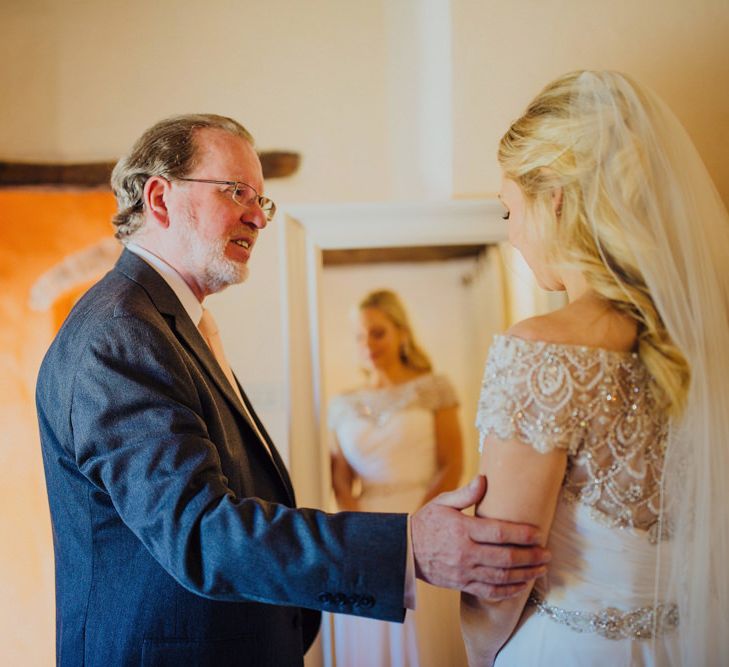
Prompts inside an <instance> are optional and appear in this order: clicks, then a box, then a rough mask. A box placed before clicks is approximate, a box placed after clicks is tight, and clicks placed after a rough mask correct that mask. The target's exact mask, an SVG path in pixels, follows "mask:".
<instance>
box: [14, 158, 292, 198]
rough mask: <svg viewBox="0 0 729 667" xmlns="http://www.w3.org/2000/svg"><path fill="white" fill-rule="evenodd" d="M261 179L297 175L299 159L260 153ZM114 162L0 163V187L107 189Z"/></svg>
mask: <svg viewBox="0 0 729 667" xmlns="http://www.w3.org/2000/svg"><path fill="white" fill-rule="evenodd" d="M258 155H259V157H260V158H261V166H262V167H263V176H264V178H284V177H286V176H291V175H292V174H294V173H296V171H297V170H298V168H299V164H300V162H301V156H300V155H299V154H298V153H293V152H291V151H263V152H261V153H259V154H258ZM115 164H116V163H115V162H87V163H81V164H39V163H32V162H3V161H0V188H18V187H65V188H82V189H85V188H108V187H109V177H110V176H111V170H112V169H113V168H114V165H115Z"/></svg>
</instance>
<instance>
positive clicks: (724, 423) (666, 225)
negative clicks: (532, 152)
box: [573, 72, 729, 665]
mask: <svg viewBox="0 0 729 667" xmlns="http://www.w3.org/2000/svg"><path fill="white" fill-rule="evenodd" d="M573 108H574V109H575V115H574V117H575V123H577V124H579V123H581V122H584V119H585V118H588V117H589V118H590V123H589V125H590V132H589V133H587V134H589V136H587V134H585V133H581V132H579V131H578V132H576V133H575V135H576V136H577V137H579V139H578V140H577V141H578V142H579V143H583V142H584V150H585V151H590V152H591V153H592V155H591V161H592V162H595V161H596V162H597V164H598V165H599V166H598V170H597V173H592V174H590V176H589V178H586V179H585V182H584V183H583V194H584V197H585V201H586V202H587V213H588V216H590V218H591V220H593V221H594V220H597V219H599V217H600V214H601V212H600V210H599V206H598V198H597V197H596V196H592V193H593V192H594V193H596V192H597V191H598V188H601V187H602V188H606V190H607V192H608V193H609V194H610V195H611V196H610V197H609V201H610V202H611V204H612V205H613V206H614V212H615V213H617V214H618V216H619V219H620V220H621V223H622V224H621V227H622V229H623V231H624V233H625V234H626V235H627V239H628V240H629V243H630V248H631V250H632V252H633V253H634V255H635V260H636V263H637V266H639V267H640V269H641V271H642V273H643V276H644V279H645V282H646V284H647V286H648V289H649V290H650V293H651V295H652V297H653V301H654V303H655V304H656V307H657V309H658V311H659V314H660V316H661V318H662V320H663V323H664V325H665V327H666V329H667V331H668V334H669V335H670V337H671V339H672V340H673V342H674V343H675V345H676V346H677V347H678V348H679V350H680V351H681V353H682V354H683V356H684V357H685V359H686V360H687V361H688V364H689V366H690V385H689V390H688V397H687V400H686V404H685V408H684V410H683V412H682V414H681V415H680V416H679V417H676V418H674V419H673V420H672V424H671V428H670V431H669V437H668V441H667V451H666V462H665V468H664V477H663V484H662V496H663V499H664V500H663V502H664V510H665V512H664V515H665V516H666V517H667V521H666V525H664V531H663V532H665V533H668V534H669V536H668V538H667V539H666V540H665V541H661V542H660V543H659V549H660V551H659V557H660V558H663V559H669V560H670V563H671V568H670V571H671V576H670V581H669V582H663V583H662V584H661V591H660V593H658V592H657V594H656V603H658V602H661V599H659V596H660V597H661V598H664V599H669V600H675V601H677V603H678V607H679V633H680V635H679V639H680V646H681V658H682V663H683V664H684V665H729V633H727V631H726V624H727V619H728V618H729V513H728V512H727V505H726V503H727V500H726V498H727V492H728V490H729V215H728V214H727V210H726V207H725V206H724V204H723V202H722V201H721V199H720V197H719V194H718V192H717V191H716V188H715V187H714V184H713V182H712V180H711V178H710V176H709V174H708V172H707V170H706V168H705V166H704V164H703V162H702V160H701V158H700V157H699V155H698V153H697V151H696V149H695V147H694V145H693V143H692V142H691V140H690V138H689V136H688V134H687V133H686V131H685V130H684V128H683V127H682V126H681V124H680V123H679V121H678V120H677V119H676V117H675V116H674V115H673V113H672V112H671V111H670V110H669V109H668V107H667V106H666V105H665V104H664V103H663V102H662V101H661V100H660V99H658V98H657V97H656V96H655V95H654V94H652V93H651V92H650V91H647V90H645V89H644V88H642V87H641V86H639V85H638V84H636V83H635V82H633V81H631V80H630V79H629V78H628V77H626V76H624V75H622V74H618V73H616V72H583V73H582V74H581V75H580V76H579V82H578V94H577V98H576V99H575V100H574V105H573ZM595 151H598V153H599V155H598V156H597V160H595V157H596V156H595ZM574 153H575V159H577V160H579V159H580V157H579V156H580V153H581V147H580V145H578V144H576V145H575V146H574ZM611 161H612V164H611V165H610V166H611V168H602V167H604V166H605V165H608V163H609V162H611ZM615 161H619V164H617V163H616V162H615ZM616 166H617V167H618V168H614V167H616ZM626 174H629V175H630V177H629V178H626ZM603 201H604V200H603ZM596 237H597V235H596ZM604 259H605V260H606V264H607V265H608V266H610V261H609V258H605V257H604ZM623 278H624V277H623ZM657 590H658V588H657Z"/></svg>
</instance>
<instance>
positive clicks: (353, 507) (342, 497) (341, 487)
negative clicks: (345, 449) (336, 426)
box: [329, 433, 359, 511]
mask: <svg viewBox="0 0 729 667" xmlns="http://www.w3.org/2000/svg"><path fill="white" fill-rule="evenodd" d="M329 447H330V457H331V459H330V462H331V472H332V488H333V489H334V496H335V497H336V499H337V505H338V507H339V509H340V510H347V511H357V510H358V509H359V500H358V499H357V498H356V497H355V495H354V493H353V487H354V482H355V480H356V479H357V475H355V473H354V470H352V467H351V466H350V465H349V463H348V461H347V459H346V458H345V457H344V454H343V453H342V450H341V448H340V447H339V442H338V441H337V437H336V435H334V434H333V433H331V434H330V444H329Z"/></svg>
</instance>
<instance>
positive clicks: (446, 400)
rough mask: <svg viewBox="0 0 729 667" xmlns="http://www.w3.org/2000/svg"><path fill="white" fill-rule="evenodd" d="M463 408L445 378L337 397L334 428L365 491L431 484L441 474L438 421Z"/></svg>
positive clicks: (331, 421) (333, 408)
mask: <svg viewBox="0 0 729 667" xmlns="http://www.w3.org/2000/svg"><path fill="white" fill-rule="evenodd" d="M457 404H458V401H457V399H456V395H455V392H454V390H453V386H452V385H451V383H450V382H449V381H448V379H447V378H446V377H445V376H443V375H434V374H432V373H427V374H424V375H420V376H418V377H416V378H414V379H413V380H410V381H408V382H404V383H402V384H399V385H395V386H392V387H385V388H379V389H375V388H371V387H365V388H362V389H358V390H356V391H352V392H348V393H346V394H340V395H339V396H335V397H334V398H333V399H332V400H331V402H330V404H329V413H328V423H329V428H330V429H331V431H332V432H333V433H334V434H335V436H336V439H337V443H338V446H339V447H340V449H341V451H342V453H343V454H344V456H345V458H346V459H347V461H348V463H349V464H350V466H351V467H352V468H353V470H354V471H355V472H356V473H357V475H358V476H359V477H360V479H361V480H362V483H363V487H365V488H367V487H369V488H372V487H374V486H382V485H399V486H402V485H423V484H427V483H428V482H429V481H430V480H431V478H432V476H433V474H434V473H435V470H436V440H435V427H434V419H435V413H436V412H437V411H438V410H440V409H445V408H449V407H454V406H456V405H457Z"/></svg>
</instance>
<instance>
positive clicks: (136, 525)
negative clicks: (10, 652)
mask: <svg viewBox="0 0 729 667" xmlns="http://www.w3.org/2000/svg"><path fill="white" fill-rule="evenodd" d="M244 396H245V395H244ZM36 399H37V407H38V418H39V424H40V433H41V442H42V448H43V461H44V466H45V473H46V483H47V487H48V497H49V502H50V509H51V518H52V525H53V539H54V550H55V560H56V617H57V642H56V644H57V646H56V648H57V662H58V664H60V665H90V666H95V665H105V666H107V665H211V666H212V665H215V667H221V666H225V665H255V666H256V667H265V666H268V665H270V666H274V665H276V666H286V665H301V664H302V663H303V654H304V652H305V650H306V649H307V648H308V646H309V644H310V643H311V641H312V640H313V638H314V635H315V634H316V629H317V627H318V623H319V614H318V612H314V611H311V610H314V609H319V610H321V609H325V610H329V611H338V612H344V613H351V614H358V615H362V616H369V617H372V618H379V619H386V620H399V621H401V620H402V618H403V616H404V610H403V586H404V571H405V554H406V518H405V516H404V515H393V514H390V515H377V514H366V513H361V514H360V513H341V514H334V515H332V514H325V513H323V512H320V511H316V510H309V509H294V505H295V501H294V492H293V489H292V488H291V482H290V480H289V477H288V474H287V472H286V469H285V467H284V465H283V463H282V461H281V459H280V458H279V456H278V453H277V452H276V449H275V447H274V445H273V443H271V442H270V439H269V438H268V435H267V434H266V432H265V429H264V428H263V425H262V424H261V423H260V422H259V421H258V420H257V417H255V413H254V412H253V410H252V408H251V414H253V418H254V419H256V422H257V425H258V428H259V429H260V431H261V433H263V434H264V437H265V438H266V439H267V441H268V445H269V448H270V450H271V452H272V454H273V456H271V455H269V453H268V452H267V451H266V447H265V446H264V444H263V443H262V442H260V440H259V439H258V437H257V436H256V434H255V432H254V430H253V429H252V428H251V425H250V424H249V423H248V421H247V418H246V416H245V415H244V413H243V411H242V410H241V408H240V404H239V402H238V400H237V397H236V396H235V394H234V392H233V391H232V388H231V387H230V385H229V384H228V382H227V380H226V378H225V376H224V374H223V372H222V370H221V369H220V367H219V366H218V364H217V363H216V361H215V359H214V357H213V355H212V353H211V352H210V350H209V348H208V346H207V345H206V344H205V342H204V341H203V339H202V337H201V336H200V334H199V332H198V330H197V328H196V327H195V325H194V324H193V323H192V321H191V320H190V318H189V317H188V315H187V313H186V312H185V310H184V309H183V307H182V305H181V304H180V302H179V300H178V299H177V297H176V296H175V294H174V292H173V291H172V290H171V289H170V287H169V286H168V285H167V283H166V282H165V281H164V280H163V279H162V278H161V277H160V276H159V274H158V273H157V272H156V271H155V270H154V269H152V268H151V267H150V266H148V265H147V264H146V263H145V262H144V261H143V260H142V259H140V258H139V257H137V256H136V255H134V254H132V253H130V252H128V251H125V252H124V253H123V254H122V256H121V258H120V259H119V262H118V263H117V265H116V267H115V268H114V269H113V270H112V271H111V272H110V273H108V274H107V275H106V276H105V277H104V278H103V279H102V280H101V281H100V282H99V283H97V284H96V285H95V286H94V287H92V288H91V290H90V291H89V292H88V293H87V294H86V295H85V296H84V297H83V298H82V299H81V301H80V302H79V303H78V304H77V305H76V307H75V308H74V309H73V311H72V312H71V314H70V315H69V317H68V319H67V320H66V322H65V323H64V325H63V327H62V328H61V330H60V332H59V334H58V336H57V337H56V339H55V341H54V342H53V344H52V345H51V348H50V349H49V351H48V353H47V355H46V357H45V359H44V361H43V365H42V367H41V371H40V375H39V377H38V385H37V391H36Z"/></svg>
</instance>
